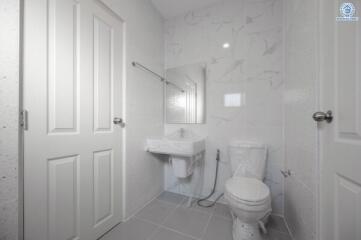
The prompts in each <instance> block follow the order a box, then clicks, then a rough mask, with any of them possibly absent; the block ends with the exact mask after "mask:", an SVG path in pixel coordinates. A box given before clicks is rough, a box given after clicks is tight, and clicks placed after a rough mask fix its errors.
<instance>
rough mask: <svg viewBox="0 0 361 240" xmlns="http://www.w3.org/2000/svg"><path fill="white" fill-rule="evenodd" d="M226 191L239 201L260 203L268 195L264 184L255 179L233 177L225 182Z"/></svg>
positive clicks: (268, 191)
mask: <svg viewBox="0 0 361 240" xmlns="http://www.w3.org/2000/svg"><path fill="white" fill-rule="evenodd" d="M226 191H227V193H228V194H230V195H232V197H234V198H236V199H239V200H241V201H247V202H261V201H264V200H265V199H267V198H268V197H269V195H270V190H269V188H268V187H267V185H266V184H264V183H263V182H261V181H260V180H258V179H255V178H244V177H233V178H231V179H229V180H228V181H227V182H226Z"/></svg>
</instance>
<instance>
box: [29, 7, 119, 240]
mask: <svg viewBox="0 0 361 240" xmlns="http://www.w3.org/2000/svg"><path fill="white" fill-rule="evenodd" d="M24 3H25V5H24V11H25V12H24V13H25V16H24V108H25V109H26V110H27V111H28V130H25V132H24V138H25V139H24V140H25V142H24V174H25V175H24V185H25V186H24V188H25V195H24V198H25V200H24V201H25V204H24V205H25V206H24V218H25V223H24V225H25V226H24V228H25V229H24V234H25V240H70V239H80V240H92V239H97V238H98V237H100V236H101V235H102V234H104V233H105V232H106V231H107V230H109V229H110V228H111V227H113V226H114V225H116V224H117V223H118V222H120V220H121V167H122V164H121V160H122V159H121V145H122V144H121V140H122V126H121V125H120V124H114V123H113V119H114V118H115V117H119V118H121V113H122V109H121V106H122V96H121V93H122V85H121V84H122V71H123V70H122V66H123V54H124V53H123V35H124V34H123V27H124V26H123V23H122V21H121V19H119V18H118V17H117V16H116V15H115V14H113V13H112V12H111V11H110V10H109V9H107V8H106V7H105V6H103V5H101V4H100V3H98V2H96V1H93V0H25V2H24Z"/></svg>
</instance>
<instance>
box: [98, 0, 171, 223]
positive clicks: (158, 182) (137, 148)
mask: <svg viewBox="0 0 361 240" xmlns="http://www.w3.org/2000/svg"><path fill="white" fill-rule="evenodd" d="M103 2H104V3H105V4H107V5H108V6H109V7H110V8H111V9H112V10H114V11H115V12H116V13H117V14H119V16H121V17H122V19H123V20H124V21H125V27H126V30H125V34H126V64H127V66H126V87H125V89H126V109H125V122H126V128H125V132H126V133H125V134H126V136H125V140H126V144H125V149H124V150H125V159H124V160H125V162H124V183H123V184H124V196H125V201H124V203H123V204H124V206H125V209H124V217H125V218H128V217H129V216H131V215H133V214H134V213H136V212H137V211H138V210H139V209H140V208H142V207H143V206H144V205H145V204H146V203H147V202H148V201H150V200H151V199H153V198H154V197H155V196H157V195H158V194H159V193H160V192H161V191H162V190H163V164H162V162H161V161H159V160H158V159H157V158H155V157H153V156H152V155H150V154H149V153H146V152H145V151H144V142H145V139H146V137H148V136H154V135H162V133H163V105H162V104H163V86H162V84H161V83H160V82H159V80H158V79H157V78H154V77H152V76H151V75H149V74H148V73H144V72H143V71H141V70H139V69H136V68H134V67H132V66H131V62H132V61H138V62H140V63H142V64H144V65H146V66H148V67H149V68H151V69H153V70H154V71H156V72H159V73H163V69H164V48H163V46H164V40H163V28H162V22H163V20H162V18H161V17H160V15H159V14H158V13H157V11H156V10H155V9H154V8H153V7H152V5H151V4H150V1H147V0H104V1H103Z"/></svg>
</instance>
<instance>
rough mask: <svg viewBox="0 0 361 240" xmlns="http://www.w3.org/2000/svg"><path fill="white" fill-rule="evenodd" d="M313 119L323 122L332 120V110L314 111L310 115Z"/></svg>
mask: <svg viewBox="0 0 361 240" xmlns="http://www.w3.org/2000/svg"><path fill="white" fill-rule="evenodd" d="M312 118H313V120H315V121H316V122H323V121H326V122H327V123H330V122H332V120H333V116H332V111H327V112H315V113H314V114H313V115H312Z"/></svg>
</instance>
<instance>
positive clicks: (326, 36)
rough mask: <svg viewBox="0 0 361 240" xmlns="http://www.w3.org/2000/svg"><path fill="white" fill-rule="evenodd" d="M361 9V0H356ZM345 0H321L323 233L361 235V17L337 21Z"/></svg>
mask: <svg viewBox="0 0 361 240" xmlns="http://www.w3.org/2000/svg"><path fill="white" fill-rule="evenodd" d="M351 2H352V3H353V4H354V6H355V7H356V14H359V13H360V10H361V0H353V1H351ZM342 3H343V1H341V0H332V1H329V0H322V1H321V5H320V11H321V12H320V14H321V27H320V31H321V35H320V37H321V39H320V40H321V41H320V43H321V44H320V47H321V52H320V53H321V54H320V56H321V107H322V110H323V111H327V110H332V111H333V113H334V120H333V121H332V122H331V123H330V124H327V123H326V122H323V123H321V124H320V125H319V129H320V133H321V134H320V137H321V139H320V140H321V141H320V142H321V150H322V151H321V166H320V168H321V184H320V237H321V239H322V240H345V239H347V240H360V239H361V228H360V226H361V174H360V169H361V132H360V131H361V105H360V104H361V102H360V101H361V91H360V90H361V79H360V77H361V75H360V57H361V50H360V49H361V48H360V47H361V46H360V45H361V42H360V40H361V39H360V33H361V23H360V21H356V22H338V21H336V17H337V16H340V12H339V11H340V10H339V9H340V6H341V4H342Z"/></svg>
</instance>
